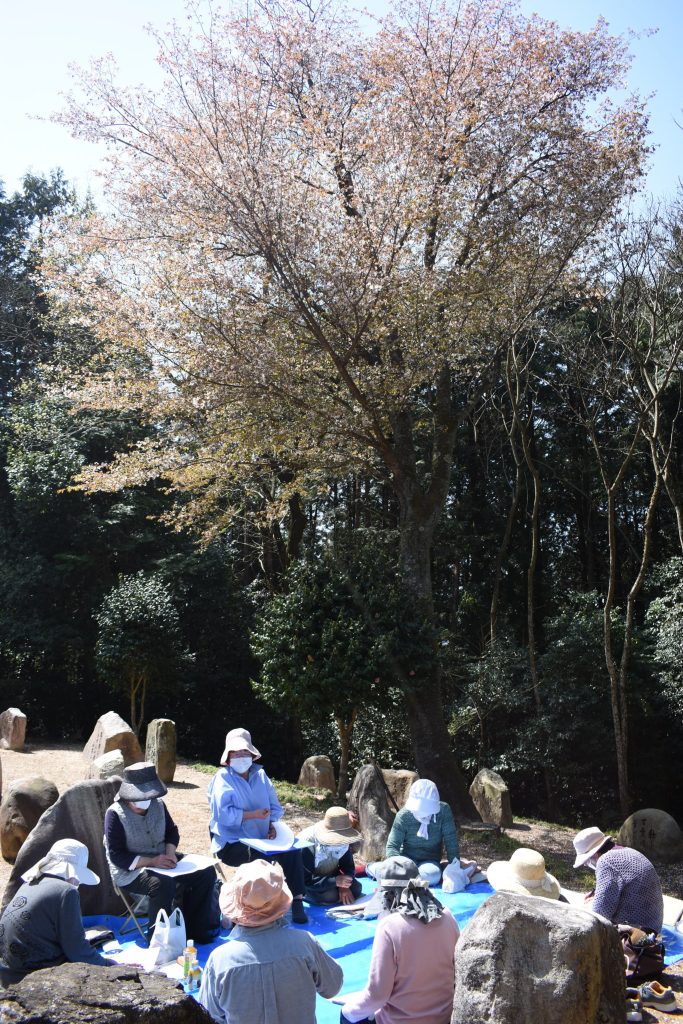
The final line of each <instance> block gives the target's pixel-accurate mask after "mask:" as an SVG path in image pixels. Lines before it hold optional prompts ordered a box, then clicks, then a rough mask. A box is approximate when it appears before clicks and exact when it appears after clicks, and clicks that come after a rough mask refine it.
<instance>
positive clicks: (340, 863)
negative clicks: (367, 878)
mask: <svg viewBox="0 0 683 1024" xmlns="http://www.w3.org/2000/svg"><path fill="white" fill-rule="evenodd" d="M362 838H363V837H362V836H361V834H360V832H358V831H357V829H355V828H353V826H352V825H351V819H350V818H349V812H348V811H347V810H346V809H345V808H344V807H328V809H327V810H326V811H325V817H324V818H323V820H322V821H319V822H318V823H317V824H316V825H309V826H308V828H305V829H304V830H303V832H300V833H299V839H301V840H303V841H305V842H308V843H309V844H310V845H309V846H307V847H306V848H305V849H304V850H303V851H302V857H303V864H304V881H305V884H306V898H307V899H308V900H309V902H311V903H325V904H335V903H341V904H342V905H346V904H349V903H353V902H354V900H357V899H358V897H359V896H360V894H361V892H362V889H361V884H360V882H359V881H358V880H357V878H356V877H355V876H356V868H355V864H354V862H353V853H352V852H351V847H352V846H353V845H354V844H355V843H359V842H360V841H361V839H362Z"/></svg>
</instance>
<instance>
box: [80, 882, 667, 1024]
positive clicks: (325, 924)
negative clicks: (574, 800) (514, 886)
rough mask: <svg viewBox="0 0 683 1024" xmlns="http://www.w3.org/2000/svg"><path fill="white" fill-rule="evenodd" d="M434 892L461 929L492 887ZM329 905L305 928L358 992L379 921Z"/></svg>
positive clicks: (321, 1007)
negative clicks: (350, 916)
mask: <svg viewBox="0 0 683 1024" xmlns="http://www.w3.org/2000/svg"><path fill="white" fill-rule="evenodd" d="M360 881H361V883H362V886H363V892H365V893H370V892H372V891H373V890H374V887H375V882H373V881H371V880H370V879H369V878H362V879H360ZM435 892H436V895H437V896H438V897H439V899H440V900H441V901H442V902H443V903H445V904H446V906H447V907H448V908H449V909H450V910H451V912H452V914H453V916H454V917H455V918H456V920H457V922H458V924H459V925H460V929H461V930H462V929H463V928H464V927H465V925H466V924H467V922H468V921H469V919H470V918H471V917H472V916H473V914H474V913H475V912H476V910H477V909H478V908H479V907H480V906H481V904H482V903H483V902H484V900H485V899H486V898H487V896H490V894H491V893H492V892H493V890H492V889H491V886H490V885H489V884H488V883H487V882H480V883H478V884H477V885H471V886H470V887H469V888H468V889H467V891H466V892H460V893H453V894H449V893H444V892H442V890H441V889H439V888H437V889H436V890H435ZM326 909H327V908H325V907H315V906H309V907H308V908H307V910H308V916H309V919H310V920H309V924H308V925H306V928H307V930H308V931H310V932H311V933H312V934H313V935H315V937H316V938H317V939H318V941H319V942H320V944H321V946H322V947H323V949H325V950H326V952H328V953H329V954H330V956H331V957H333V958H334V959H335V960H338V961H339V962H340V964H341V966H342V968H343V971H344V984H343V986H342V993H344V992H356V991H358V989H361V988H363V987H364V986H365V982H366V980H367V976H368V967H369V964H370V952H371V949H372V940H373V938H374V934H375V928H376V927H377V921H364V920H360V921H358V920H351V921H345V920H344V921H341V920H337V919H335V918H331V917H327V914H326ZM84 922H85V924H86V927H92V926H94V925H104V926H106V927H107V928H111V930H112V931H113V932H114V934H115V935H116V936H117V939H118V941H119V943H120V945H121V946H123V947H127V946H134V945H135V944H136V942H135V940H133V939H132V937H131V936H126V937H125V939H124V940H120V939H119V935H118V929H119V927H120V926H121V923H122V918H116V917H86V918H84ZM663 934H664V940H665V943H666V958H665V959H666V963H667V964H672V963H675V962H676V961H677V960H682V959H683V934H681V933H679V932H675V931H673V930H672V929H670V928H666V927H665V928H664V929H663ZM228 941H229V935H225V934H224V935H222V936H221V937H220V938H219V939H217V940H216V942H214V943H213V945H211V946H200V947H199V949H198V951H197V953H198V955H197V959H198V960H199V964H200V966H201V967H203V966H204V964H205V963H206V961H207V958H208V956H209V953H210V952H211V950H212V949H214V948H215V947H216V946H218V945H220V944H221V943H223V942H228ZM137 943H138V944H140V945H142V943H141V940H140V939H138V940H137ZM316 1016H317V1022H318V1024H338V1021H339V1007H338V1006H337V1005H335V1004H334V1003H330V1002H329V1001H328V1000H327V999H321V998H320V997H318V1005H317V1008H316Z"/></svg>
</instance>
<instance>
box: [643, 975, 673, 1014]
mask: <svg viewBox="0 0 683 1024" xmlns="http://www.w3.org/2000/svg"><path fill="white" fill-rule="evenodd" d="M640 1001H641V1002H642V1004H643V1006H653V1007H654V1008H655V1009H656V1010H660V1011H661V1012H662V1013H675V1012H676V1010H677V1009H678V1007H677V1006H676V996H675V995H674V993H673V990H672V989H670V988H667V987H666V986H665V985H661V984H660V983H659V982H658V981H646V982H645V984H644V985H641V986H640Z"/></svg>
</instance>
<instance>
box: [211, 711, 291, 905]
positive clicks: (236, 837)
mask: <svg viewBox="0 0 683 1024" xmlns="http://www.w3.org/2000/svg"><path fill="white" fill-rule="evenodd" d="M260 757H261V755H260V753H259V751H258V750H257V749H256V747H255V746H254V745H253V743H252V742H251V735H250V734H249V733H248V732H247V730H246V729H231V730H230V732H229V733H228V734H227V736H226V737H225V750H224V751H223V756H222V757H221V762H220V763H221V765H222V766H223V767H222V768H221V769H220V770H219V771H218V772H216V774H215V775H214V777H213V779H212V780H211V782H210V783H209V788H208V798H209V811H210V820H209V831H210V832H211V850H212V852H213V853H215V854H217V855H218V857H219V858H220V859H221V860H222V861H223V863H224V864H227V865H229V866H230V867H233V868H236V867H239V865H240V864H245V863H246V862H247V861H249V860H252V859H253V858H254V857H256V856H259V857H262V858H263V859H264V860H276V861H277V862H278V863H279V864H281V865H282V870H283V871H284V873H285V878H286V880H287V885H288V886H289V888H290V890H291V891H292V892H293V893H294V899H293V902H292V921H294V923H295V924H306V923H307V922H308V916H307V914H306V911H305V909H304V903H303V900H304V868H303V861H302V858H301V850H285V851H282V852H278V853H273V854H272V855H270V854H269V855H268V856H266V855H265V854H263V853H259V854H256V853H255V851H254V850H253V849H252V848H251V847H250V846H247V845H246V844H245V843H243V842H241V840H242V839H273V838H274V837H275V822H276V821H279V820H280V818H282V816H283V814H284V811H283V810H282V807H281V806H280V801H279V800H278V798H277V793H276V792H275V789H274V787H273V784H272V782H271V781H270V779H269V778H268V776H267V775H266V773H265V771H264V770H263V768H261V767H260V766H259V765H257V764H255V763H254V762H255V761H258V760H259V759H260Z"/></svg>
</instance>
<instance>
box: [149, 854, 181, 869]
mask: <svg viewBox="0 0 683 1024" xmlns="http://www.w3.org/2000/svg"><path fill="white" fill-rule="evenodd" d="M177 863H178V861H177V860H176V857H175V854H173V855H171V856H169V855H168V854H167V853H160V854H159V855H158V856H157V857H153V858H152V862H151V864H150V865H149V866H150V867H152V868H174V867H175V866H176V864H177Z"/></svg>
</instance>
